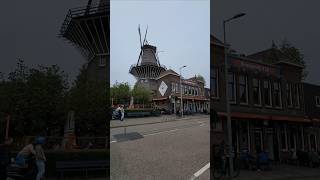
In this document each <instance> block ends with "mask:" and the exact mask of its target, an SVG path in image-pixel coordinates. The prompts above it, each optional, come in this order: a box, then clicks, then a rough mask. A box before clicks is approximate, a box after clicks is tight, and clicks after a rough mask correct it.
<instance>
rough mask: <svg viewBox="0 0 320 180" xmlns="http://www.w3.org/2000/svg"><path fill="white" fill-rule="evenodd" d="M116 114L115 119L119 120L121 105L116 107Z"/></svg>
mask: <svg viewBox="0 0 320 180" xmlns="http://www.w3.org/2000/svg"><path fill="white" fill-rule="evenodd" d="M116 114H117V118H118V119H119V120H121V116H122V113H121V105H118V107H117V109H116Z"/></svg>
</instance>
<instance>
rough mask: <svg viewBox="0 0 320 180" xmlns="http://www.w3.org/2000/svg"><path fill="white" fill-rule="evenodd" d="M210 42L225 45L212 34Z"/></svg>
mask: <svg viewBox="0 0 320 180" xmlns="http://www.w3.org/2000/svg"><path fill="white" fill-rule="evenodd" d="M210 43H213V44H215V45H219V46H224V43H223V42H222V41H221V40H219V39H218V38H217V37H215V36H214V35H212V34H211V35H210Z"/></svg>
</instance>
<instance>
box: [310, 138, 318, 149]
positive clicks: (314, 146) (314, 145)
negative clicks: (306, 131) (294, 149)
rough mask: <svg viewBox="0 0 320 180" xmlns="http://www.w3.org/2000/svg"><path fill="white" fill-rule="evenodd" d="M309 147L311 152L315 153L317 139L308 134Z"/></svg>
mask: <svg viewBox="0 0 320 180" xmlns="http://www.w3.org/2000/svg"><path fill="white" fill-rule="evenodd" d="M310 147H311V150H313V151H317V138H316V136H315V135H314V134H310Z"/></svg>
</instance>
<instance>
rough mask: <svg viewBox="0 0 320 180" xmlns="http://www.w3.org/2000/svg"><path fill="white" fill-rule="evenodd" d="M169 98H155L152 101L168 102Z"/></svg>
mask: <svg viewBox="0 0 320 180" xmlns="http://www.w3.org/2000/svg"><path fill="white" fill-rule="evenodd" d="M167 99H168V97H164V98H154V99H152V101H163V100H167Z"/></svg>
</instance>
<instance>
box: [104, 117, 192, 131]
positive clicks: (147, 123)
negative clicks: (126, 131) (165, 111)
mask: <svg viewBox="0 0 320 180" xmlns="http://www.w3.org/2000/svg"><path fill="white" fill-rule="evenodd" d="M190 119H194V118H183V119H181V118H180V119H168V120H163V121H157V122H146V123H138V124H128V125H116V126H110V129H113V128H121V127H130V126H140V125H149V124H158V123H165V122H174V121H183V120H190Z"/></svg>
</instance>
